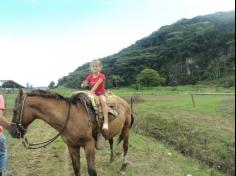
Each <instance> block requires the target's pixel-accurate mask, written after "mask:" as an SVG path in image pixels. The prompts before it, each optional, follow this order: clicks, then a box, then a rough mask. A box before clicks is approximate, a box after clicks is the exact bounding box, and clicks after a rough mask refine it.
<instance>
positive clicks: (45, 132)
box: [5, 86, 235, 176]
mask: <svg viewBox="0 0 236 176" xmlns="http://www.w3.org/2000/svg"><path fill="white" fill-rule="evenodd" d="M52 91H56V92H58V93H60V94H62V95H64V96H69V95H71V93H72V92H73V90H71V89H65V88H58V89H54V90H52ZM113 92H115V93H116V94H118V95H120V96H122V97H124V98H127V99H129V97H130V96H132V95H133V94H134V91H133V90H132V89H129V88H123V89H116V90H113ZM191 92H234V90H233V89H222V88H215V87H200V86H196V87H192V86H191V87H190V86H189V87H188V86H185V87H174V88H173V87H166V88H152V89H147V90H143V91H140V92H136V93H135V95H136V104H135V105H134V111H135V114H136V119H135V125H134V129H133V130H132V133H131V135H130V148H129V152H128V155H127V156H128V161H129V165H128V167H127V171H126V175H127V176H143V175H147V176H156V175H160V176H169V175H175V176H183V175H186V176H187V175H194V176H204V175H206V176H207V175H214V176H218V175H232V173H233V172H234V165H233V164H234V156H235V150H234V148H235V146H234V144H235V140H234V136H235V135H234V131H235V125H234V122H235V118H234V113H235V109H234V96H204V97H202V96H201V97H195V101H196V107H195V108H193V106H192V102H191V97H190V96H189V95H188V93H191ZM15 97H16V94H8V95H7V111H6V116H7V118H8V119H11V116H12V114H11V108H12V107H13V104H14V99H15ZM56 133H57V132H56V131H55V130H53V129H52V128H51V127H49V126H48V125H46V124H45V123H44V122H41V121H35V122H34V123H33V124H32V126H31V127H30V129H29V132H28V138H29V140H30V142H41V141H45V140H47V139H49V138H51V137H53V136H54V135H55V134H56ZM5 134H6V135H7V140H8V148H9V163H8V168H7V169H8V171H9V172H11V173H12V175H16V176H32V175H34V176H48V175H52V176H54V175H57V176H72V175H73V174H72V173H73V171H72V165H71V161H70V158H69V154H68V150H67V148H66V146H65V145H64V143H63V141H62V140H61V139H58V140H56V141H55V142H54V143H53V144H51V145H50V146H48V147H46V148H42V149H39V150H25V148H24V147H23V145H22V144H21V142H20V141H19V140H16V139H13V138H11V137H10V136H9V135H8V134H7V133H6V132H5ZM81 154H82V155H81V159H82V160H81V165H82V166H81V167H82V175H86V174H87V168H86V160H85V155H84V153H83V152H81ZM115 155H116V161H115V163H114V164H112V165H111V164H110V163H109V156H110V151H109V145H108V142H106V143H104V148H103V149H102V150H98V151H97V153H96V166H97V172H98V175H103V176H111V175H112V176H113V175H114V176H115V175H119V169H120V163H121V160H122V145H119V146H116V147H115Z"/></svg>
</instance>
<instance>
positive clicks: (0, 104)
mask: <svg viewBox="0 0 236 176" xmlns="http://www.w3.org/2000/svg"><path fill="white" fill-rule="evenodd" d="M4 109H5V103H4V99H3V96H2V95H0V110H4ZM2 132H3V127H2V126H1V125H0V136H1V134H2Z"/></svg>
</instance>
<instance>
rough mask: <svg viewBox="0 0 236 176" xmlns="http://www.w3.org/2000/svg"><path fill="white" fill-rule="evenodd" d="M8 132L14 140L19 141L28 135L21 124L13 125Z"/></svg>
mask: <svg viewBox="0 0 236 176" xmlns="http://www.w3.org/2000/svg"><path fill="white" fill-rule="evenodd" d="M8 131H9V133H10V134H11V136H12V137H13V138H17V139H20V138H23V137H24V135H25V133H26V129H25V128H24V127H23V126H22V125H19V124H11V127H10V129H9V130H8Z"/></svg>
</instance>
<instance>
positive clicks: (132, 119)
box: [130, 97, 134, 128]
mask: <svg viewBox="0 0 236 176" xmlns="http://www.w3.org/2000/svg"><path fill="white" fill-rule="evenodd" d="M130 103H131V124H130V128H132V126H133V124H134V112H133V104H134V97H131V99H130Z"/></svg>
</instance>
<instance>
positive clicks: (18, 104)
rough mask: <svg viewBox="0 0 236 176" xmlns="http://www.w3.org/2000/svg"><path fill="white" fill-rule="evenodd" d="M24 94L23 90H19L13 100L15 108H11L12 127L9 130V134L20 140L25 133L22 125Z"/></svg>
mask: <svg viewBox="0 0 236 176" xmlns="http://www.w3.org/2000/svg"><path fill="white" fill-rule="evenodd" d="M25 99H26V94H25V92H24V91H23V89H19V93H18V96H17V98H16V100H15V106H14V108H13V118H12V125H11V128H10V130H9V132H10V134H11V135H12V137H14V138H22V137H24V135H25V133H26V128H25V127H24V124H23V111H24V105H25Z"/></svg>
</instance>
